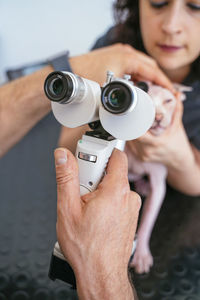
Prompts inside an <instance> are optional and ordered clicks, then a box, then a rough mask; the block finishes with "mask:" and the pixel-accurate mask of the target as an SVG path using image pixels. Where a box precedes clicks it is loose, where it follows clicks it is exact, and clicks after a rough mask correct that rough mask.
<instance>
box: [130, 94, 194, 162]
mask: <svg viewBox="0 0 200 300" xmlns="http://www.w3.org/2000/svg"><path fill="white" fill-rule="evenodd" d="M182 115H183V104H182V102H181V101H180V95H177V104H176V108H175V111H174V115H173V119H172V122H171V125H170V126H169V127H168V128H166V129H165V131H164V132H163V133H162V134H161V135H158V136H154V135H152V134H151V133H150V132H147V133H146V134H145V135H144V136H142V137H140V138H138V139H136V140H133V141H130V142H127V146H128V147H129V149H130V150H131V151H132V152H133V153H134V155H135V156H136V157H138V158H139V159H140V160H142V161H145V162H159V163H163V164H165V165H166V166H167V167H169V168H170V167H174V168H176V166H178V165H180V163H181V161H182V160H183V159H185V157H187V155H189V153H191V149H190V145H189V141H188V138H187V135H186V133H185V129H184V127H183V123H182ZM189 156H191V155H189Z"/></svg>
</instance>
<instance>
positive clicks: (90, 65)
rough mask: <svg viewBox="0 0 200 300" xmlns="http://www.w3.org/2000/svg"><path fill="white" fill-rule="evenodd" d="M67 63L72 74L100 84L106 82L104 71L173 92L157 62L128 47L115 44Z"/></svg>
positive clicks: (72, 58)
mask: <svg viewBox="0 0 200 300" xmlns="http://www.w3.org/2000/svg"><path fill="white" fill-rule="evenodd" d="M70 64H71V67H72V69H73V71H74V73H76V74H78V75H80V76H82V77H85V78H88V79H91V80H95V81H97V82H98V83H99V84H100V85H102V84H103V83H104V82H105V80H106V72H107V71H108V70H110V71H113V72H114V74H115V76H116V77H122V76H123V75H124V74H130V75H132V79H133V80H137V81H138V80H148V81H151V82H154V83H155V84H158V85H161V86H164V87H166V88H168V89H169V90H171V91H173V92H174V88H173V86H172V84H171V82H170V80H169V79H168V78H167V77H166V75H165V74H164V73H163V72H162V71H161V69H160V68H159V67H158V65H157V63H156V61H155V60H154V59H153V58H151V57H150V56H148V55H146V54H144V53H142V52H140V51H138V50H136V49H134V48H133V47H131V46H130V45H126V44H120V43H118V44H115V45H112V46H107V47H104V48H101V49H97V50H94V51H91V52H89V53H87V54H84V55H80V56H76V57H71V58H70Z"/></svg>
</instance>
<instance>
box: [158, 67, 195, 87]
mask: <svg viewBox="0 0 200 300" xmlns="http://www.w3.org/2000/svg"><path fill="white" fill-rule="evenodd" d="M190 70H191V66H190V65H188V66H184V67H181V68H179V69H175V70H164V69H163V71H164V73H165V74H166V75H167V77H168V78H169V79H170V80H171V81H172V82H177V83H181V82H183V80H184V79H185V78H186V77H187V76H188V74H189V73H190Z"/></svg>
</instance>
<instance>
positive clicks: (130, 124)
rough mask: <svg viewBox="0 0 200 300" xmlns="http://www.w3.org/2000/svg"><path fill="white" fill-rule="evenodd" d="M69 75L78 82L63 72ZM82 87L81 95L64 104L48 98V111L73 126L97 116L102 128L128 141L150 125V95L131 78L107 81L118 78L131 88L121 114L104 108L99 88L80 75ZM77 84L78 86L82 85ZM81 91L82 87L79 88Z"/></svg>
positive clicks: (65, 123)
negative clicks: (126, 107)
mask: <svg viewBox="0 0 200 300" xmlns="http://www.w3.org/2000/svg"><path fill="white" fill-rule="evenodd" d="M63 73H64V74H68V75H70V77H71V78H73V81H74V85H75V86H78V83H77V82H76V81H77V79H76V76H75V75H74V74H72V73H69V72H63ZM82 81H83V84H84V88H83V87H82V88H83V93H82V94H81V97H75V95H73V99H74V101H71V102H70V103H67V104H61V103H56V102H52V103H51V105H52V111H53V113H54V116H55V118H56V119H57V120H58V122H59V123H61V124H62V125H64V126H66V127H70V128H74V127H78V126H81V125H85V124H88V123H91V122H94V121H97V120H100V122H101V124H102V126H103V128H104V129H105V130H106V131H107V132H108V133H110V134H111V135H112V136H113V137H115V138H116V139H120V140H124V141H128V140H132V139H136V138H138V137H140V136H142V135H143V134H145V132H146V131H147V130H148V129H149V128H150V127H151V125H152V124H153V121H154V119H155V107H154V104H153V101H152V99H151V97H150V96H149V95H148V94H147V93H145V92H144V91H143V90H141V89H140V88H138V87H136V86H134V85H133V82H132V81H129V80H126V79H121V78H114V79H111V81H110V82H114V81H117V82H121V83H122V84H125V85H126V86H127V87H129V89H130V90H131V92H132V95H133V99H134V101H133V105H132V106H131V107H130V109H129V110H128V111H126V112H125V113H121V114H113V113H111V112H108V111H107V110H106V109H105V108H104V106H103V105H102V103H101V88H100V85H99V84H98V83H96V82H94V81H91V80H88V79H85V78H82ZM82 88H81V89H82ZM81 92H82V91H81Z"/></svg>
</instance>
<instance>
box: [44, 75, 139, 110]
mask: <svg viewBox="0 0 200 300" xmlns="http://www.w3.org/2000/svg"><path fill="white" fill-rule="evenodd" d="M44 90H45V93H46V96H47V97H48V98H49V99H50V100H51V101H54V102H57V103H60V104H68V103H71V102H72V101H76V102H77V101H81V99H82V98H83V97H84V95H85V94H86V93H87V82H86V81H84V79H83V78H81V77H79V76H77V75H74V74H72V73H69V72H66V73H64V72H52V73H50V74H49V75H48V77H47V78H46V80H45V84H44ZM135 101H136V97H135V95H134V90H133V89H132V88H131V87H130V84H126V82H125V81H121V80H113V81H110V82H109V83H107V84H106V85H105V86H104V87H103V88H102V90H101V103H102V105H103V106H104V108H105V109H106V110H107V111H108V112H110V113H113V114H123V113H126V112H128V111H129V110H130V109H132V108H133V106H134V102H135Z"/></svg>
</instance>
